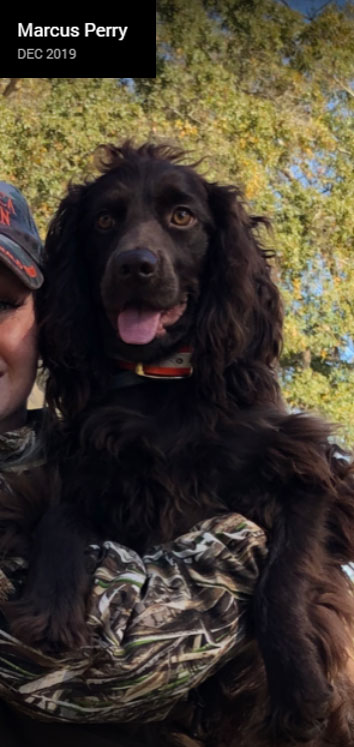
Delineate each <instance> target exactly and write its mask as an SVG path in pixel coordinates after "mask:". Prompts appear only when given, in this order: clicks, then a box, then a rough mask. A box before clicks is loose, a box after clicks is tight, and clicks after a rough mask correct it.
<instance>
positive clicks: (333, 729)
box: [0, 143, 354, 747]
mask: <svg viewBox="0 0 354 747" xmlns="http://www.w3.org/2000/svg"><path fill="white" fill-rule="evenodd" d="M100 162H101V168H102V172H103V173H102V176H100V177H99V178H98V179H97V180H95V181H94V182H92V183H87V184H84V185H81V186H72V187H70V189H69V192H68V194H67V196H66V197H65V199H64V200H63V201H62V203H61V205H60V207H59V210H58V213H57V215H56V217H55V218H54V221H53V222H52V225H51V227H50V231H49V235H48V240H47V244H46V267H45V275H46V282H45V285H44V287H43V289H42V290H41V291H39V293H38V305H37V313H38V320H39V325H40V338H39V339H40V352H41V356H42V359H43V364H44V367H45V369H46V370H47V372H48V382H47V400H48V403H49V407H50V409H51V411H52V414H53V420H54V426H53V424H51V425H50V427H49V428H48V430H47V433H46V434H45V437H44V442H45V443H46V444H47V452H48V453H47V456H48V467H47V470H49V473H51V470H53V473H54V474H55V476H56V481H55V484H56V485H57V488H56V490H54V491H53V495H52V497H51V500H50V503H49V507H48V508H47V510H46V511H45V512H44V515H43V516H42V517H41V518H40V519H39V518H38V512H37V515H36V516H35V513H34V515H33V532H34V533H35V539H36V542H35V543H34V547H35V550H34V553H33V554H32V556H31V557H30V571H29V578H28V583H27V587H26V590H25V592H24V597H23V599H22V600H20V601H19V602H18V603H17V604H16V605H15V606H12V629H13V631H14V632H15V633H16V632H18V633H20V634H22V635H24V634H26V635H27V638H29V639H30V640H31V641H37V642H38V641H39V642H41V641H42V640H43V639H44V638H47V639H49V640H51V641H52V642H54V643H61V644H63V645H66V646H68V645H72V644H74V643H75V641H76V640H77V637H78V636H79V637H80V636H83V635H84V631H85V628H84V608H83V605H82V599H83V597H84V595H85V590H86V588H87V585H88V573H87V570H86V569H85V567H84V560H83V558H84V548H85V546H86V544H87V542H88V541H89V540H90V539H95V540H97V539H100V538H104V539H107V536H110V537H112V538H114V539H117V540H119V541H121V542H123V543H125V544H127V545H129V546H132V547H135V548H136V549H137V550H139V551H141V550H143V549H144V548H145V547H146V546H147V545H151V543H153V542H155V541H158V542H162V541H166V540H169V539H171V538H173V537H175V536H177V535H178V534H180V533H181V532H183V531H187V530H188V529H189V528H190V527H191V526H192V525H193V523H194V522H195V521H197V520H200V519H202V518H207V517H209V516H213V515H215V514H217V513H222V512H224V511H230V510H232V511H238V512H241V513H243V514H244V515H245V516H247V517H249V518H250V519H252V520H254V521H256V522H257V523H258V524H260V525H261V526H263V527H264V528H265V529H266V530H267V532H268V533H269V553H268V560H267V563H266V565H265V567H264V570H263V573H262V574H261V577H260V580H259V584H258V588H257V589H256V592H255V596H254V608H253V610H250V615H249V620H248V622H247V626H248V627H247V634H248V636H249V640H250V644H249V647H248V648H246V649H245V650H244V651H243V652H242V654H240V657H239V659H238V660H235V661H233V662H232V663H230V664H229V665H228V666H227V667H225V668H224V670H223V671H222V672H220V674H219V675H218V676H217V677H214V678H213V679H212V680H211V681H210V682H207V683H205V685H203V686H202V687H201V688H200V692H199V694H198V696H197V697H195V694H194V695H193V694H191V699H190V702H189V704H183V706H180V707H179V708H176V709H175V711H174V713H173V714H172V716H171V718H170V719H169V721H168V722H167V723H166V724H164V725H161V726H158V725H155V726H146V727H144V729H143V730H141V729H140V727H137V729H138V731H139V739H142V743H144V744H146V745H147V744H150V743H151V744H152V743H153V744H155V745H156V744H161V745H167V744H170V745H172V744H174V745H178V744H180V745H183V744H184V745H187V744H188V745H193V744H194V745H198V744H202V745H205V746H207V747H216V746H217V747H223V745H233V744H234V745H235V746H236V745H238V747H241V746H242V745H244V746H246V745H252V747H263V746H264V747H265V746H267V747H268V746H269V745H278V746H281V745H283V744H285V743H288V742H289V741H290V742H291V743H292V744H294V745H296V744H300V743H302V742H306V743H307V744H308V745H311V747H325V746H326V745H327V746H329V745H332V746H333V747H334V745H336V747H338V746H340V747H349V745H352V744H353V742H354V726H353V722H352V720H353V708H352V705H351V701H352V700H353V688H352V684H351V682H352V675H351V672H350V654H351V639H352V633H353V630H352V624H353V619H354V616H353V597H352V594H351V590H350V588H349V584H348V582H347V581H346V577H345V574H344V573H343V572H342V571H341V568H340V563H343V562H345V561H348V560H352V559H353V557H354V532H353V527H354V507H353V495H354V484H353V469H352V466H351V463H350V462H349V461H348V459H347V458H346V457H345V456H344V455H341V454H340V453H339V450H338V449H337V451H335V447H334V446H331V445H330V442H329V436H330V429H329V428H328V426H327V425H326V424H324V423H323V422H322V421H320V420H318V419H315V418H313V417H310V416H306V415H302V414H289V413H287V412H286V409H285V406H284V404H283V402H282V400H281V396H280V392H279V386H278V383H277V378H276V374H275V366H276V364H277V361H278V357H279V352H280V347H281V330H282V307H281V302H280V297H279V292H278V290H277V288H276V286H275V285H274V283H273V281H272V278H271V271H270V266H269V262H268V260H269V254H267V252H266V251H264V250H263V249H262V246H261V244H260V241H259V238H258V227H259V225H260V224H261V223H262V222H264V221H263V219H262V218H260V217H251V216H249V215H248V214H247V212H246V210H245V208H244V206H243V204H242V199H241V195H240V193H239V191H238V190H237V189H236V188H234V187H223V186H219V185H217V184H213V183H209V182H208V181H206V180H205V179H204V178H203V177H201V176H199V175H198V174H197V172H196V171H195V169H194V168H193V167H191V166H185V165H182V163H181V153H176V152H174V151H173V150H171V149H170V148H166V147H165V146H163V147H162V146H153V145H149V144H147V145H144V146H141V147H140V148H134V147H133V146H132V144H131V143H125V144H124V145H123V146H122V147H120V148H116V147H114V146H106V147H105V148H102V149H101V152H100ZM169 315H170V316H169ZM169 319H172V321H170V323H168V320H169ZM144 325H145V326H144ZM186 344H188V345H190V346H191V347H192V350H193V354H192V363H193V368H194V373H193V376H191V377H190V378H186V379H183V380H178V381H174V380H164V381H160V380H154V379H146V378H141V379H139V380H137V381H136V383H135V384H134V385H133V386H128V387H126V388H121V387H120V386H119V385H118V386H117V376H120V375H121V374H119V371H120V364H119V361H120V360H122V359H128V360H130V361H133V362H134V361H135V362H143V363H151V362H156V361H159V360H161V359H164V358H165V357H166V356H169V355H171V354H175V353H176V352H177V351H178V350H179V348H180V346H181V345H186ZM120 381H121V379H120ZM58 413H59V417H58ZM39 479H40V478H39ZM45 479H46V481H48V478H47V477H46V478H45ZM47 484H48V482H47ZM13 490H14V491H15V493H16V496H17V498H16V497H12V512H13V513H12V524H13V522H14V516H15V515H16V516H17V520H16V521H17V524H16V521H15V524H16V526H19V527H20V528H21V522H22V524H24V526H25V529H26V528H27V530H28V527H29V526H30V525H31V516H30V512H29V511H28V509H29V507H30V505H31V500H30V499H28V494H27V499H25V500H24V496H26V483H25V481H24V482H23V480H22V486H21V485H19V483H18V484H17V486H16V488H14V487H13ZM38 492H39V494H41V490H39V491H37V494H38ZM2 502H3V507H2V508H1V509H0V519H1V520H3V521H6V520H8V519H9V516H8V514H6V510H7V509H6V500H5V498H3V501H2ZM16 512H17V513H16ZM21 517H22V518H21ZM32 546H33V544H32ZM63 547H65V548H66V551H65V557H64V555H63ZM69 548H71V550H70V552H69ZM68 577H70V578H71V579H72V584H71V586H70V588H68V584H67V578H68ZM52 589H55V590H56V594H55V595H54V596H53V594H51V590H52ZM76 600H79V601H78V603H77V604H76ZM10 609H11V608H10V607H9V608H8V610H10ZM203 702H204V703H205V707H202V706H201V705H200V703H203ZM124 733H126V734H127V737H126V740H127V741H126V742H125V741H124V739H125V737H124V736H123V731H122V732H121V734H122V741H121V744H125V743H126V744H135V745H136V744H137V743H138V742H137V741H134V740H136V737H135V736H134V734H135V735H136V731H134V727H131V728H130V727H126V729H124ZM129 734H130V736H129ZM129 740H130V741H129Z"/></svg>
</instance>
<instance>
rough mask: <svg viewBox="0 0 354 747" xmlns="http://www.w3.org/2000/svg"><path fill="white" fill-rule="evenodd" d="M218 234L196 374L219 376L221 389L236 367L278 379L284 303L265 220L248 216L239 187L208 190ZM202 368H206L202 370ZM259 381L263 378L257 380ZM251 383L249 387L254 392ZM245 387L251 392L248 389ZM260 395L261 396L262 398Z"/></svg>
mask: <svg viewBox="0 0 354 747" xmlns="http://www.w3.org/2000/svg"><path fill="white" fill-rule="evenodd" d="M207 190H208V195H209V205H210V209H211V212H212V215H213V218H214V229H213V231H212V234H211V238H210V245H209V249H208V253H207V257H206V262H205V266H204V271H203V277H202V285H201V294H200V302H199V309H198V313H197V326H196V339H195V364H196V373H197V375H198V369H199V370H204V371H205V370H208V371H209V372H210V376H211V377H213V373H214V385H213V386H214V388H215V387H216V388H218V387H219V389H220V387H221V386H222V384H221V382H222V380H225V371H227V369H228V367H230V365H231V364H232V363H235V366H236V365H237V367H238V370H239V371H241V369H242V367H243V368H244V370H245V371H246V370H247V376H248V378H249V377H250V376H251V377H252V371H253V370H254V372H256V369H258V375H259V370H260V368H262V369H263V371H264V372H265V373H267V369H268V374H270V376H271V378H272V379H273V380H274V375H273V370H272V366H273V364H274V362H275V361H276V360H277V359H278V357H279V354H280V349H281V341H282V304H281V300H280V294H279V291H278V289H277V287H276V285H275V284H274V282H273V280H272V278H271V270H270V266H269V264H268V261H267V259H268V256H269V253H268V254H267V252H266V251H264V250H263V249H262V247H261V245H260V243H259V241H258V240H257V237H256V235H255V230H256V228H257V225H258V224H259V223H261V222H263V223H267V221H266V220H265V219H263V218H258V217H252V216H249V215H248V214H247V213H246V211H245V209H244V208H243V205H242V202H241V200H240V193H239V192H238V190H237V189H236V188H234V187H221V186H218V185H215V184H209V185H207ZM200 364H201V365H200ZM256 378H258V376H256ZM249 385H250V381H248V383H247V387H248V388H249ZM247 387H246V389H247ZM259 394H260V393H259Z"/></svg>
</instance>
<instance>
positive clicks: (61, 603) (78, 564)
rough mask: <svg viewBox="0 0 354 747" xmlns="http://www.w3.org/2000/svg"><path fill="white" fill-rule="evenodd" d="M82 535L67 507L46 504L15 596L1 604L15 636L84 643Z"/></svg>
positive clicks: (31, 640) (34, 641)
mask: <svg viewBox="0 0 354 747" xmlns="http://www.w3.org/2000/svg"><path fill="white" fill-rule="evenodd" d="M86 544H87V536H86V537H85V534H84V532H83V531H82V528H81V527H80V524H79V522H78V519H77V517H75V515H74V513H73V512H72V510H71V508H70V507H69V506H68V505H67V504H59V505H56V506H52V507H50V508H48V510H47V511H46V512H45V514H44V515H43V517H42V518H41V520H40V521H39V523H38V525H37V527H36V529H35V530H34V533H33V537H32V542H31V550H30V557H29V569H28V576H27V579H26V584H25V588H24V591H23V594H22V596H21V598H20V599H19V600H16V601H10V602H8V603H6V605H5V609H4V611H5V614H6V616H7V618H8V619H9V622H10V628H11V631H12V633H13V634H14V635H16V636H17V637H18V638H20V639H21V640H24V641H25V642H28V643H31V644H40V645H42V646H43V645H44V646H45V647H47V646H49V647H52V646H53V645H54V646H58V647H60V648H72V647H73V646H75V645H80V644H81V645H82V644H84V643H85V642H86V641H87V629H86V625H85V596H86V593H87V589H88V582H89V578H88V572H87V568H86V564H85V546H86Z"/></svg>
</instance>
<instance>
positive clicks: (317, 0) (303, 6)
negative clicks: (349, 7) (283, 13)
mask: <svg viewBox="0 0 354 747" xmlns="http://www.w3.org/2000/svg"><path fill="white" fill-rule="evenodd" d="M344 3H345V0H335V4H336V5H339V6H342V5H344ZM287 4H288V5H289V6H290V7H291V8H293V9H294V10H300V11H301V13H306V14H308V13H311V11H314V10H319V8H322V7H323V6H324V5H325V0H287Z"/></svg>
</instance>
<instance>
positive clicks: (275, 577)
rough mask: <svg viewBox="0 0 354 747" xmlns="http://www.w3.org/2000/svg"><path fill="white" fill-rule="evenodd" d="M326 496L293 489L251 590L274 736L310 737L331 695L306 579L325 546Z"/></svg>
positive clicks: (316, 730) (322, 721) (320, 727)
mask: <svg viewBox="0 0 354 747" xmlns="http://www.w3.org/2000/svg"><path fill="white" fill-rule="evenodd" d="M326 504H327V502H326V500H325V498H323V499H321V498H320V497H319V496H318V495H317V496H316V497H314V496H311V494H310V493H307V492H306V491H305V492H301V491H300V490H297V491H295V492H294V493H293V495H291V494H288V495H287V496H286V499H284V503H283V506H282V507H281V508H280V511H279V514H278V516H277V518H276V519H275V522H274V524H273V527H272V530H271V536H270V542H269V556H268V560H267V563H266V567H265V569H264V572H263V573H262V576H261V578H260V581H259V584H258V588H257V589H256V593H255V602H254V604H255V607H254V609H255V615H254V620H255V629H256V635H257V639H258V642H259V645H260V648H261V651H262V655H263V658H264V662H265V667H266V673H267V679H268V684H269V691H270V698H271V706H272V714H271V726H272V731H273V734H274V736H275V737H276V738H282V739H287V740H289V741H293V740H297V741H304V742H306V741H309V740H311V739H314V738H316V736H318V735H319V734H320V733H321V731H322V730H323V728H324V727H325V725H326V717H327V715H328V707H329V702H330V699H331V686H330V685H329V684H328V682H327V680H326V676H325V672H324V669H323V667H322V665H321V661H320V653H319V650H318V647H317V646H316V631H314V630H313V628H312V627H311V623H310V620H309V615H308V608H307V599H308V594H307V591H308V584H309V578H310V576H311V573H312V572H313V564H314V563H318V562H319V561H320V557H321V554H322V551H323V543H322V540H323V537H321V534H322V535H323V528H324V526H325V516H326Z"/></svg>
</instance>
